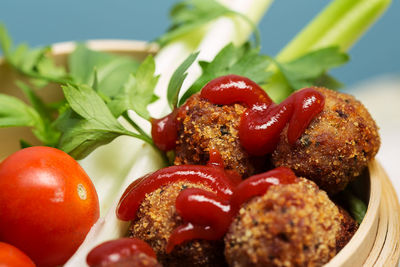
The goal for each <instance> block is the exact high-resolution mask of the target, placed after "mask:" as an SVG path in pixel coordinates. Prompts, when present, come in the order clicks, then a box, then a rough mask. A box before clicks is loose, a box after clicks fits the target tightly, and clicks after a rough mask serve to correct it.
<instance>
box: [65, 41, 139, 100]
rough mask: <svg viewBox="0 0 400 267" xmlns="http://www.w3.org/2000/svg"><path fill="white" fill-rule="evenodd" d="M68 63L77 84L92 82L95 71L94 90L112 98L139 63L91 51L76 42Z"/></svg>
mask: <svg viewBox="0 0 400 267" xmlns="http://www.w3.org/2000/svg"><path fill="white" fill-rule="evenodd" d="M68 65H69V68H70V72H71V76H72V77H73V79H74V82H75V83H78V84H87V85H91V84H93V83H94V82H95V71H96V72H97V73H96V75H97V80H96V83H97V84H96V91H97V92H99V93H101V94H102V95H104V96H106V97H109V98H112V97H115V96H117V95H118V94H119V93H120V92H121V90H122V87H123V85H124V83H125V82H126V81H127V80H128V77H129V75H130V73H132V72H135V71H136V70H137V68H138V66H139V63H138V62H137V61H136V60H133V59H130V58H127V57H121V56H115V55H111V54H107V53H103V52H99V51H93V50H91V49H89V48H87V47H86V46H85V45H84V44H78V45H77V47H76V48H75V50H74V52H73V53H71V54H70V56H69V57H68Z"/></svg>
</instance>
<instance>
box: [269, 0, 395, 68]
mask: <svg viewBox="0 0 400 267" xmlns="http://www.w3.org/2000/svg"><path fill="white" fill-rule="evenodd" d="M390 3H391V0H336V1H333V2H332V3H331V4H330V5H328V6H327V7H326V8H325V9H324V10H323V11H322V12H321V13H320V14H319V15H318V16H317V17H316V18H314V19H313V20H312V21H311V23H310V24H308V25H307V26H306V27H305V28H304V29H303V30H302V31H301V32H300V33H299V34H298V35H297V36H296V37H295V38H294V39H293V40H292V41H291V42H290V43H289V44H288V45H287V46H286V47H285V48H283V49H282V50H281V52H280V53H279V54H278V56H277V60H278V61H281V62H285V61H290V60H292V59H295V58H297V57H299V56H301V55H304V54H306V53H307V52H310V51H312V50H315V49H318V48H322V47H327V46H333V45H337V46H339V47H340V49H341V50H342V51H347V50H348V49H349V48H350V47H351V46H352V45H353V44H354V43H355V42H356V41H357V40H358V39H359V38H360V37H361V36H362V35H363V33H364V32H365V31H366V30H367V29H368V28H369V27H370V26H371V25H372V24H373V23H374V22H375V21H376V20H377V19H378V18H379V17H380V15H381V14H382V13H383V12H384V11H385V10H386V9H387V8H388V6H389V5H390Z"/></svg>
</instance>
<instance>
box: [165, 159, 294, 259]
mask: <svg viewBox="0 0 400 267" xmlns="http://www.w3.org/2000/svg"><path fill="white" fill-rule="evenodd" d="M296 179H297V178H296V176H295V174H294V173H293V171H292V170H290V169H289V168H286V167H278V168H276V169H273V170H271V171H268V172H265V173H261V174H258V175H254V176H251V177H249V178H247V179H246V180H244V181H242V182H241V183H240V184H239V185H237V186H236V187H235V189H234V191H233V194H232V195H231V196H230V198H229V199H228V200H227V199H224V198H221V197H220V196H218V194H217V193H213V192H209V191H206V190H204V189H200V188H187V189H185V190H182V191H181V192H180V194H179V195H178V197H177V198H176V203H175V207H176V211H177V212H178V214H179V215H180V216H181V217H182V218H183V220H184V221H186V223H185V224H183V225H181V226H178V227H177V228H176V229H175V230H174V231H173V232H172V234H171V236H170V238H169V240H168V244H167V248H166V251H167V253H169V252H171V251H172V250H173V248H174V247H175V246H176V245H179V244H182V243H184V242H187V241H190V240H193V239H205V240H218V239H221V238H222V237H223V236H224V235H225V233H226V232H227V231H228V229H229V226H230V225H231V223H232V221H233V218H234V216H235V215H236V213H237V212H238V211H239V209H240V206H241V205H242V204H244V203H245V202H247V201H248V200H250V199H251V198H253V197H255V196H261V195H263V194H265V192H267V190H268V188H269V187H271V186H272V185H279V184H290V183H294V182H295V181H296Z"/></svg>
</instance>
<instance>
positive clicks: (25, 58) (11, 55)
mask: <svg viewBox="0 0 400 267" xmlns="http://www.w3.org/2000/svg"><path fill="white" fill-rule="evenodd" d="M12 46H13V44H12V40H11V37H10V36H9V34H8V32H7V30H6V28H5V26H4V25H3V24H0V47H1V49H2V51H3V53H4V57H5V59H6V61H7V63H9V64H10V66H12V67H13V68H14V69H16V70H17V71H18V72H20V73H22V74H24V75H26V76H28V77H30V78H33V80H31V81H32V82H33V83H34V84H36V85H38V86H44V85H46V84H47V82H56V83H65V82H67V81H69V77H68V76H67V75H66V71H65V69H64V68H62V67H58V66H56V64H55V63H54V61H53V59H52V58H51V57H50V55H49V52H50V51H51V48H50V47H44V48H40V49H30V48H29V47H28V46H27V45H26V44H21V45H18V46H17V47H16V48H15V49H13V47H12Z"/></svg>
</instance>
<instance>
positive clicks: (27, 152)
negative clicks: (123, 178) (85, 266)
mask: <svg viewBox="0 0 400 267" xmlns="http://www.w3.org/2000/svg"><path fill="white" fill-rule="evenodd" d="M98 217H99V202H98V197H97V193H96V190H95V188H94V186H93V184H92V182H91V180H90V178H89V177H88V176H87V174H86V173H85V171H84V170H83V169H82V168H81V167H80V165H79V164H78V163H77V162H76V161H75V160H74V159H73V158H72V157H70V156H69V155H68V154H66V153H65V152H63V151H61V150H58V149H55V148H50V147H30V148H26V149H23V150H20V151H18V152H16V153H14V154H12V155H11V156H9V157H8V158H7V159H5V160H4V161H3V162H2V163H1V164H0V240H1V241H4V242H7V243H10V244H12V245H14V246H16V247H18V248H19V249H21V250H22V251H24V252H25V253H26V254H27V255H28V256H29V257H30V258H31V259H32V260H33V261H34V262H35V263H36V264H37V265H38V266H56V265H60V264H63V263H65V262H66V261H67V260H68V258H69V257H70V256H71V255H72V254H73V253H74V252H75V251H76V249H77V248H78V247H79V245H80V244H81V243H82V242H83V240H84V238H85V236H86V234H87V233H88V232H89V230H90V228H91V227H92V225H93V224H94V223H95V222H96V220H97V219H98Z"/></svg>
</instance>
